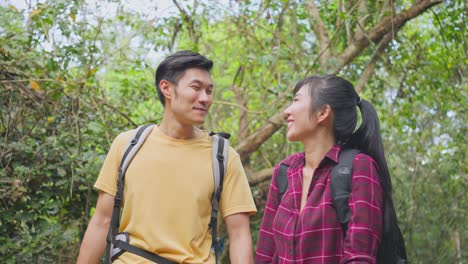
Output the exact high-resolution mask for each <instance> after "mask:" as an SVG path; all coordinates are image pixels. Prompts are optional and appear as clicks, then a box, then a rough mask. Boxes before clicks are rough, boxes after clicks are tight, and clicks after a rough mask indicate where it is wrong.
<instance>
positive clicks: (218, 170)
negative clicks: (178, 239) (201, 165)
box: [208, 132, 229, 263]
mask: <svg viewBox="0 0 468 264" xmlns="http://www.w3.org/2000/svg"><path fill="white" fill-rule="evenodd" d="M210 136H212V144H211V146H212V147H211V148H212V151H211V152H212V160H213V178H214V187H215V188H214V193H213V198H212V199H211V217H210V223H209V224H208V228H210V229H211V237H212V242H211V250H212V251H214V254H215V258H216V263H219V253H220V251H221V244H220V241H219V239H218V230H217V229H218V212H219V200H220V198H221V192H222V190H223V181H224V176H225V174H226V168H227V160H228V151H229V140H227V138H229V134H226V133H219V134H216V133H213V132H212V133H210Z"/></svg>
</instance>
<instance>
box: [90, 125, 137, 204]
mask: <svg viewBox="0 0 468 264" xmlns="http://www.w3.org/2000/svg"><path fill="white" fill-rule="evenodd" d="M128 139H129V133H128V132H124V133H121V134H120V135H118V136H117V137H116V138H115V139H114V141H113V142H112V145H111V147H110V150H109V152H108V153H107V156H106V158H105V160H104V164H103V165H102V168H101V171H100V172H99V176H98V178H97V180H96V183H95V184H94V188H96V189H98V190H100V191H103V192H105V193H108V194H110V195H112V196H115V194H116V193H117V177H118V171H119V165H120V160H121V159H122V151H123V148H124V147H125V144H126V142H127V141H128Z"/></svg>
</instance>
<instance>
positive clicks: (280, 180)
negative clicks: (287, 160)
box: [276, 163, 289, 205]
mask: <svg viewBox="0 0 468 264" xmlns="http://www.w3.org/2000/svg"><path fill="white" fill-rule="evenodd" d="M288 169H289V166H288V165H286V164H284V163H281V164H280V166H279V168H278V175H276V186H277V187H278V205H279V204H280V203H281V199H283V195H284V193H285V192H286V190H287V189H288Z"/></svg>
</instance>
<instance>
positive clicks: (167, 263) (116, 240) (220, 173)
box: [104, 124, 230, 264]
mask: <svg viewBox="0 0 468 264" xmlns="http://www.w3.org/2000/svg"><path fill="white" fill-rule="evenodd" d="M154 126H155V125H154V124H148V125H143V126H140V127H138V128H137V129H136V130H135V133H134V135H133V137H132V139H131V140H130V141H129V142H128V143H127V145H126V147H125V149H124V152H123V153H124V154H123V157H122V159H121V161H120V166H119V176H118V180H117V193H116V195H115V198H114V208H113V211H112V218H111V223H110V225H109V232H108V234H107V239H106V240H107V247H106V258H105V262H104V263H106V264H110V263H112V262H113V261H114V260H115V259H117V258H118V257H119V256H120V255H122V254H123V253H124V252H125V251H128V252H131V253H133V254H135V255H138V256H140V257H143V258H145V259H147V260H151V261H153V262H155V263H159V264H176V262H174V261H171V260H168V259H166V258H164V257H161V256H159V255H157V254H154V253H153V252H150V251H147V250H144V249H142V248H138V247H136V246H133V245H131V244H130V243H129V239H130V236H129V234H128V233H126V232H119V226H120V209H121V205H122V200H123V190H124V181H125V173H126V171H127V168H128V165H130V162H132V159H133V157H134V156H135V155H136V153H137V152H138V150H139V149H140V147H141V146H142V145H143V143H144V142H145V140H146V138H147V137H148V135H149V134H150V133H151V130H152V129H153V127H154ZM210 136H211V137H212V147H211V149H212V159H213V180H214V186H215V189H214V192H213V198H212V200H211V218H210V223H209V225H208V228H209V229H211V235H212V244H211V250H212V251H213V252H214V254H215V257H216V263H218V262H219V253H220V251H221V249H222V243H221V241H220V239H219V238H218V236H217V223H218V210H219V199H220V198H221V191H222V189H223V180H224V175H225V173H226V167H227V157H228V150H229V141H228V139H229V137H230V135H229V134H227V133H213V132H212V133H210Z"/></svg>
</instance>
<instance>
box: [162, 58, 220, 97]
mask: <svg viewBox="0 0 468 264" xmlns="http://www.w3.org/2000/svg"><path fill="white" fill-rule="evenodd" d="M191 68H198V69H203V70H206V71H208V72H210V71H211V68H213V61H211V60H209V59H207V58H206V57H205V56H203V55H200V54H199V53H196V52H193V51H190V50H181V51H177V52H176V53H174V54H172V55H169V56H168V57H167V58H165V59H164V60H163V61H162V62H161V63H160V64H159V66H158V68H157V69H156V76H155V79H156V89H157V90H158V97H159V101H161V103H162V105H163V106H165V97H164V95H163V94H162V92H161V88H160V87H159V83H160V82H161V80H167V81H169V82H170V83H172V84H174V85H175V86H177V83H178V81H179V80H180V78H182V76H183V75H184V73H185V71H186V70H188V69H191Z"/></svg>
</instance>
